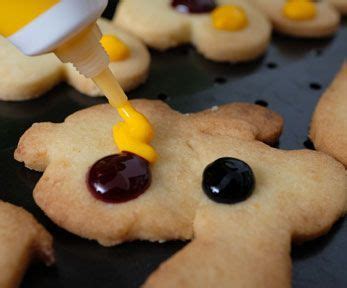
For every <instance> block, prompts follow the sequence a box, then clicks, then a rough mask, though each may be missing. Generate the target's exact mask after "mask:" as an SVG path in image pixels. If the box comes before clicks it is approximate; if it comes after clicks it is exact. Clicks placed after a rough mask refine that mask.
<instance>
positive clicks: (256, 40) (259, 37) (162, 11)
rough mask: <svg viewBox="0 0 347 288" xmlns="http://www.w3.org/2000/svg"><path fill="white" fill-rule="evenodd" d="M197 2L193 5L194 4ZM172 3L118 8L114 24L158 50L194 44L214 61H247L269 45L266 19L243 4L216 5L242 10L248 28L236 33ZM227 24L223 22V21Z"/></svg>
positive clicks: (162, 0) (135, 2) (132, 2)
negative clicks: (175, 7) (219, 27)
mask: <svg viewBox="0 0 347 288" xmlns="http://www.w3.org/2000/svg"><path fill="white" fill-rule="evenodd" d="M193 2H194V1H193ZM170 3H171V0H151V1H142V0H127V1H121V2H120V3H119V5H118V8H117V11H116V16H115V18H114V23H116V25H117V26H120V27H122V28H124V29H126V30H128V31H130V32H132V33H133V34H135V35H137V36H138V37H139V38H140V39H142V40H143V41H144V42H145V43H146V44H147V45H148V46H150V47H153V48H155V49H159V50H166V49H168V48H172V47H176V46H178V45H181V44H185V43H191V44H193V45H194V46H195V47H196V48H197V50H198V51H199V52H200V53H201V54H203V55H204V56H205V57H206V58H208V59H210V60H214V61H227V62H238V61H248V60H252V59H254V58H257V57H259V56H260V55H262V54H263V53H264V52H265V50H266V49H267V46H268V44H269V41H270V36H271V27H270V24H269V22H268V21H267V19H266V17H264V16H263V15H262V13H260V12H259V11H258V10H256V9H254V8H253V7H252V6H251V5H249V4H248V3H246V1H243V0H223V1H222V0H217V1H216V3H217V5H219V6H220V5H234V6H235V7H239V8H241V9H242V10H243V11H244V13H245V15H246V18H247V22H248V24H247V25H246V26H245V27H244V28H242V29H240V30H237V31H226V30H219V29H216V28H215V27H214V25H213V20H212V18H211V15H212V14H211V13H212V12H209V13H198V14H189V13H181V12H178V11H177V10H176V9H174V8H173V7H171V4H170ZM221 21H224V20H221Z"/></svg>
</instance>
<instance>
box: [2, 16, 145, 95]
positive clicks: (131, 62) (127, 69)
mask: <svg viewBox="0 0 347 288" xmlns="http://www.w3.org/2000/svg"><path fill="white" fill-rule="evenodd" d="M98 24H99V26H100V28H101V31H102V32H103V34H106V35H109V36H111V35H113V36H116V37H117V38H118V39H119V40H121V41H122V42H123V43H125V44H126V46H127V48H128V50H129V55H128V57H126V58H124V59H120V60H117V61H111V63H110V68H111V70H112V72H113V73H114V74H115V76H116V77H117V79H118V81H119V83H120V85H121V86H122V88H123V89H124V90H125V91H130V90H132V89H134V88H136V87H137V86H139V85H140V84H142V83H143V82H145V80H146V79H147V75H148V70H149V65H150V55H149V53H148V50H147V48H146V47H145V45H143V44H142V43H141V41H139V40H138V39H137V38H136V37H134V36H132V35H130V34H129V33H126V32H125V31H123V30H122V29H120V28H117V27H115V26H114V25H111V23H110V21H108V20H106V19H99V20H98ZM0 62H1V67H0V100H5V101H22V100H28V99H33V98H37V97H39V96H41V95H43V94H44V93H45V92H47V91H48V90H49V89H51V88H52V87H53V86H55V85H57V84H59V83H60V82H61V81H67V82H68V83H69V84H70V85H72V86H73V87H74V88H75V89H77V90H78V91H80V92H81V93H84V94H86V95H88V96H102V93H101V92H100V90H99V89H98V88H97V87H96V86H95V84H94V83H93V82H92V80H90V79H87V78H85V77H84V76H82V75H80V74H79V73H78V72H77V71H76V69H75V68H74V67H73V66H72V65H71V64H63V63H61V62H60V61H59V60H58V59H57V58H56V57H55V55H53V54H48V55H43V56H36V57H28V56H25V55H23V54H22V53H21V52H20V51H18V50H17V49H16V47H14V46H13V45H12V44H11V43H10V42H9V41H8V40H6V39H5V38H3V37H1V36H0Z"/></svg>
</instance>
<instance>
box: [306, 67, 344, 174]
mask: <svg viewBox="0 0 347 288" xmlns="http://www.w3.org/2000/svg"><path fill="white" fill-rule="evenodd" d="M310 138H311V140H312V142H313V143H314V146H315V148H316V149H317V150H319V151H322V152H325V153H327V154H329V155H331V156H333V157H335V158H336V159H337V160H339V161H340V162H341V163H342V164H344V165H345V166H346V167H347V149H346V147H347V64H344V65H343V67H342V69H341V71H340V72H339V73H338V75H337V76H336V78H335V80H334V81H333V83H332V84H331V86H330V87H329V88H328V89H327V91H326V92H325V93H324V95H323V96H322V97H321V99H320V100H319V102H318V105H317V107H316V110H315V112H314V114H313V119H312V123H311V131H310Z"/></svg>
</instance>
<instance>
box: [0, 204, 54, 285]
mask: <svg viewBox="0 0 347 288" xmlns="http://www.w3.org/2000/svg"><path fill="white" fill-rule="evenodd" d="M52 241H53V240H52V236H51V235H50V234H49V233H48V232H47V231H46V230H45V229H44V228H43V227H42V226H41V225H40V224H39V223H38V222H37V221H36V220H35V219H34V217H33V216H32V215H31V214H29V213H28V212H26V211H25V210H24V209H22V208H19V207H16V206H14V205H11V204H9V203H5V202H2V201H0V271H1V273H0V287H1V288H14V287H19V284H20V281H21V279H22V277H23V275H24V273H25V270H26V268H27V266H28V265H29V263H30V261H31V260H32V259H39V260H41V261H43V262H45V263H46V264H47V265H51V264H53V262H54V253H53V247H52Z"/></svg>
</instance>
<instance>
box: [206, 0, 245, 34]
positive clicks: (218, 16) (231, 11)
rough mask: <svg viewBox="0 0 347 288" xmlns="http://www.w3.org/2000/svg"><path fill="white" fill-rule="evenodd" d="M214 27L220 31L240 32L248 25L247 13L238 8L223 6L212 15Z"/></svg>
mask: <svg viewBox="0 0 347 288" xmlns="http://www.w3.org/2000/svg"><path fill="white" fill-rule="evenodd" d="M211 17H212V22H213V26H214V27H215V28H216V29H218V30H227V31H238V30H241V29H243V28H245V27H246V26H247V25H248V18H247V15H246V13H245V11H244V10H243V9H242V8H241V7H238V6H234V5H222V6H219V7H217V8H216V9H214V10H213V12H212V13H211Z"/></svg>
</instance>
